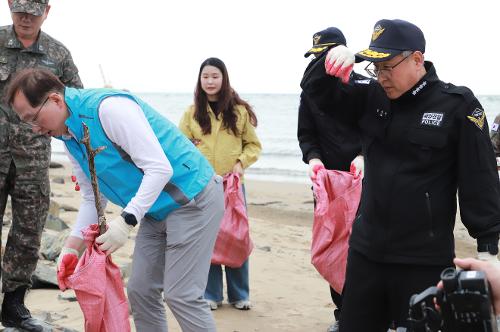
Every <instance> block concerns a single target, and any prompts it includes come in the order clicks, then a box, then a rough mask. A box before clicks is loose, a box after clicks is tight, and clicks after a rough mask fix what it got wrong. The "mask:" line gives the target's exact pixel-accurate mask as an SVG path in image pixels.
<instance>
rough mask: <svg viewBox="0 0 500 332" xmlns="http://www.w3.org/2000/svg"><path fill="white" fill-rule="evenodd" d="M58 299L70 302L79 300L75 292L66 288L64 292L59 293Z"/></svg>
mask: <svg viewBox="0 0 500 332" xmlns="http://www.w3.org/2000/svg"><path fill="white" fill-rule="evenodd" d="M57 299H58V300H61V301H68V302H76V301H78V300H77V298H76V295H75V293H74V292H71V291H70V290H69V289H68V290H66V291H65V292H64V293H60V294H59V295H57Z"/></svg>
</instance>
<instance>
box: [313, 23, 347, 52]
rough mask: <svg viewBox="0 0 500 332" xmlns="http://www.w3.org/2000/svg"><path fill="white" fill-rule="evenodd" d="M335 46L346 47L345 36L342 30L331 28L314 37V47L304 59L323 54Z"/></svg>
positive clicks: (317, 33)
mask: <svg viewBox="0 0 500 332" xmlns="http://www.w3.org/2000/svg"><path fill="white" fill-rule="evenodd" d="M333 45H346V41H345V37H344V34H343V33H342V31H340V29H337V28H335V27H330V28H326V29H325V30H321V31H319V32H316V33H315V34H314V35H313V47H312V48H311V49H310V50H309V51H307V53H306V54H304V57H306V58H307V57H308V56H310V55H311V54H318V53H322V52H323V51H325V50H326V49H328V48H330V47H331V46H333Z"/></svg>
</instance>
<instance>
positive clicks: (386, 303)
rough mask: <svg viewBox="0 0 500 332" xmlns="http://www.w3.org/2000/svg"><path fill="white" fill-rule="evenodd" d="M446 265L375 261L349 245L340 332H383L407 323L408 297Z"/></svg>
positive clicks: (434, 281) (431, 281)
mask: <svg viewBox="0 0 500 332" xmlns="http://www.w3.org/2000/svg"><path fill="white" fill-rule="evenodd" d="M449 266H452V265H451V262H450V265H439V266H435V265H409V264H392V263H378V262H374V261H371V260H369V259H367V258H366V257H365V256H364V255H362V254H360V253H359V252H357V251H355V250H353V249H352V248H351V249H349V255H348V257H347V270H346V282H345V285H344V290H343V292H342V296H343V299H342V312H341V315H340V331H341V332H357V331H363V332H372V331H373V332H379V331H380V332H386V331H387V329H388V328H389V327H391V326H392V323H394V324H395V327H408V326H407V324H406V321H407V319H408V308H409V301H410V298H411V296H412V295H413V294H417V293H420V292H422V291H423V290H425V289H427V288H428V287H430V286H435V285H436V284H437V283H438V281H439V280H440V275H441V272H442V271H443V270H444V269H445V268H447V267H449Z"/></svg>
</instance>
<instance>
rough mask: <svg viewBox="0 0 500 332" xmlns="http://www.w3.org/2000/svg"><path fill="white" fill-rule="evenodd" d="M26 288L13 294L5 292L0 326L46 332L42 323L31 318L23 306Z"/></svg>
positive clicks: (32, 331) (19, 289)
mask: <svg viewBox="0 0 500 332" xmlns="http://www.w3.org/2000/svg"><path fill="white" fill-rule="evenodd" d="M25 293H26V288H24V287H19V288H17V289H16V290H15V291H13V292H6V293H5V295H4V298H3V303H2V325H3V326H4V327H16V328H20V329H23V330H26V331H28V332H44V331H46V329H45V326H46V324H44V323H43V322H41V321H39V320H38V319H36V318H33V317H31V313H30V311H29V310H28V308H26V306H25V305H24V294H25Z"/></svg>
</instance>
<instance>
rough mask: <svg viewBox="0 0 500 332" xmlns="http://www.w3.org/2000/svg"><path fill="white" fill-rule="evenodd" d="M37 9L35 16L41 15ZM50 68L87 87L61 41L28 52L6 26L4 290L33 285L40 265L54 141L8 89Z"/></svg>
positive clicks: (0, 51)
mask: <svg viewBox="0 0 500 332" xmlns="http://www.w3.org/2000/svg"><path fill="white" fill-rule="evenodd" d="M36 10H37V9H36V8H34V11H35V12H36ZM33 67H36V68H45V69H48V70H50V71H52V72H53V73H55V74H56V75H57V76H58V77H59V78H60V79H61V81H62V82H63V83H64V84H65V85H68V86H72V87H78V88H81V87H82V83H81V81H80V77H79V76H78V69H77V68H76V66H75V64H74V63H73V59H72V58H71V54H70V53H69V51H68V50H67V49H66V47H65V46H64V45H63V44H62V43H60V42H59V41H57V40H55V39H53V38H52V37H50V36H49V35H47V34H45V33H44V32H41V31H40V34H39V36H38V39H37V41H36V42H35V43H34V44H33V45H31V46H30V47H28V48H24V47H23V45H22V44H21V42H20V41H19V40H18V39H17V37H16V34H15V32H14V27H13V26H12V25H11V26H4V27H0V96H1V98H2V103H0V104H2V105H0V108H1V109H0V215H1V217H2V219H3V215H4V212H5V205H6V202H7V196H8V195H10V196H11V202H12V227H11V229H10V232H9V236H8V239H7V244H6V247H5V252H4V256H3V266H2V273H3V275H2V277H3V278H2V279H3V291H4V292H10V291H13V290H15V289H16V288H18V287H20V286H28V287H30V286H31V281H30V279H31V275H32V273H33V271H34V270H35V268H36V263H37V261H38V250H39V247H40V239H41V235H42V230H43V226H44V224H45V220H46V219H47V213H48V209H49V201H50V198H49V193H50V184H49V173H48V170H49V164H50V150H51V149H50V137H48V136H46V135H39V134H35V133H33V131H32V129H31V126H29V125H27V124H25V123H23V122H21V121H20V120H19V118H18V116H17V115H16V114H15V112H14V111H12V110H11V109H10V107H8V106H7V105H5V104H4V101H3V99H4V96H5V87H6V85H7V84H8V82H9V81H10V79H11V78H12V77H13V75H14V73H15V72H17V71H19V70H21V69H25V68H33Z"/></svg>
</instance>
